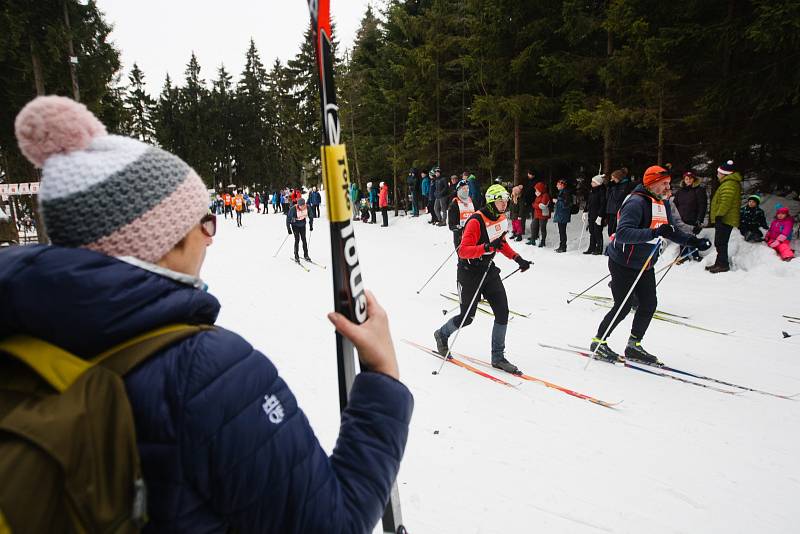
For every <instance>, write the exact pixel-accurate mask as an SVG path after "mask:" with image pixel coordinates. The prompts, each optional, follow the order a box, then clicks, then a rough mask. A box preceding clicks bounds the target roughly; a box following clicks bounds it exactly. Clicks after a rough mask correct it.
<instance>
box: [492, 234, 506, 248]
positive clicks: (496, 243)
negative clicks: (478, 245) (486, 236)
mask: <svg viewBox="0 0 800 534" xmlns="http://www.w3.org/2000/svg"><path fill="white" fill-rule="evenodd" d="M489 245H490V246H491V247H492V248H493V249H495V250H500V249H501V248H503V237H502V236H500V237H498V238H497V239H495V240H494V241H492V242H490V243H489Z"/></svg>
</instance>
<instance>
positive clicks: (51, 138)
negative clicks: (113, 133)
mask: <svg viewBox="0 0 800 534" xmlns="http://www.w3.org/2000/svg"><path fill="white" fill-rule="evenodd" d="M14 127H15V130H16V134H17V142H18V143H19V148H20V150H21V151H22V153H23V154H25V157H26V158H28V160H30V162H31V163H33V164H34V165H36V166H37V167H42V166H43V165H44V162H45V160H46V159H47V158H49V157H50V156H52V155H53V154H61V153H65V152H72V151H73V150H84V149H85V148H87V147H88V146H89V143H91V141H92V139H93V138H94V137H98V136H101V135H106V127H105V126H103V123H102V122H100V121H99V120H98V119H97V117H95V116H94V115H93V114H92V112H91V111H89V110H88V109H86V106H84V105H83V104H79V103H78V102H75V101H74V100H72V99H70V98H66V97H63V96H40V97H37V98H35V99H33V100H31V101H30V102H28V103H27V104H26V105H25V107H24V108H22V111H20V112H19V115H17V119H16V121H15V122H14Z"/></svg>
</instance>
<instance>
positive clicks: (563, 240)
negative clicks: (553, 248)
mask: <svg viewBox="0 0 800 534" xmlns="http://www.w3.org/2000/svg"><path fill="white" fill-rule="evenodd" d="M556 224H558V241H559V245H560V247H561V248H563V249H564V250H566V249H567V223H561V222H560V223H556Z"/></svg>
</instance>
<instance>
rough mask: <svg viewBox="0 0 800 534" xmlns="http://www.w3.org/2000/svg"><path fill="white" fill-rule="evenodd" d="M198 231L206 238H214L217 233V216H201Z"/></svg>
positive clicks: (209, 214)
mask: <svg viewBox="0 0 800 534" xmlns="http://www.w3.org/2000/svg"><path fill="white" fill-rule="evenodd" d="M200 230H201V231H202V232H203V233H204V234H205V235H207V236H208V237H214V235H215V234H216V233H217V216H216V215H213V214H211V213H208V214H206V215H203V218H202V219H200Z"/></svg>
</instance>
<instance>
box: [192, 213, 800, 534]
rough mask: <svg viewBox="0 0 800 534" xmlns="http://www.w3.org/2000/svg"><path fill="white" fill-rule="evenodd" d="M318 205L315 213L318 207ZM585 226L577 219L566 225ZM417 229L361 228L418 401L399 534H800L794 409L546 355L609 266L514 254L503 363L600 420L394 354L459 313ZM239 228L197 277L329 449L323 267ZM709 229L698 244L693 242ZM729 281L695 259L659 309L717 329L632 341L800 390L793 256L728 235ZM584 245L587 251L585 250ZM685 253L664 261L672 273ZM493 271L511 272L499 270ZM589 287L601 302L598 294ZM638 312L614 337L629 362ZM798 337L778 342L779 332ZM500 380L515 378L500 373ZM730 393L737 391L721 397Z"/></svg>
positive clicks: (727, 376)
mask: <svg viewBox="0 0 800 534" xmlns="http://www.w3.org/2000/svg"><path fill="white" fill-rule="evenodd" d="M323 212H324V210H323ZM575 219H577V218H576V217H573V220H575ZM427 220H428V217H427V216H420V217H419V218H416V219H412V218H405V217H400V218H394V217H392V218H390V226H389V228H380V227H379V225H365V224H362V223H360V222H357V223H354V224H355V227H356V236H357V239H358V245H359V255H360V259H361V265H362V268H363V272H364V279H365V282H366V285H367V286H368V287H369V288H370V289H372V290H373V291H374V292H375V294H376V296H377V298H378V299H379V301H380V302H381V304H382V305H383V306H384V307H385V308H386V309H387V311H388V313H389V317H390V321H391V326H392V335H393V338H394V341H395V345H396V347H397V353H398V359H399V361H400V372H401V379H402V380H403V382H404V383H405V384H407V385H408V387H409V388H410V389H411V391H412V392H413V394H414V397H415V401H416V408H415V412H414V417H413V420H412V423H411V433H410V437H409V441H408V447H407V449H406V455H405V458H404V460H403V465H402V468H401V470H400V474H399V477H398V485H399V490H400V496H401V499H402V506H403V515H404V518H405V523H406V525H407V527H408V528H409V529H410V532H412V533H413V534H418V533H442V534H445V533H459V534H463V533H518V532H519V533H525V532H547V533H596V532H615V533H645V532H647V533H677V532H686V533H697V532H703V533H717V532H719V533H726V534H730V533H755V532H764V533H796V532H800V510H799V509H798V507H797V503H798V497H800V454H798V442H799V441H800V400H799V401H789V400H782V399H777V398H772V397H767V396H763V395H758V394H754V393H742V394H739V395H735V396H734V395H726V394H722V393H718V392H715V391H712V390H710V389H704V388H700V387H695V386H692V385H688V384H683V383H680V382H677V381H674V380H669V379H665V378H661V377H655V376H649V375H646V374H644V373H639V372H635V371H632V370H629V369H624V368H617V367H612V366H610V365H608V364H604V363H601V362H592V364H591V365H590V366H589V368H588V369H587V370H584V365H585V363H586V360H585V359H583V358H580V357H578V356H576V355H573V354H568V353H565V352H558V351H553V350H549V349H544V348H542V347H539V346H538V343H540V342H542V343H550V344H557V345H565V344H567V343H572V344H577V345H584V346H585V345H587V344H588V342H589V340H590V338H591V337H592V335H593V334H594V332H595V329H596V328H597V325H598V323H599V321H600V320H601V318H602V316H603V314H604V313H605V312H606V309H605V308H602V307H600V306H597V305H596V304H595V303H593V302H591V301H588V300H583V299H579V300H576V301H575V302H573V303H572V304H569V305H568V304H566V298H567V297H568V292H570V291H580V290H582V289H583V288H585V287H586V286H588V285H589V284H591V283H592V282H594V281H596V280H597V279H599V278H600V277H602V276H604V275H605V274H607V267H606V262H607V258H606V257H604V256H584V255H582V254H581V251H582V250H579V249H578V248H577V240H578V236H579V235H580V223H579V222H578V221H577V220H575V222H573V223H572V225H571V226H570V243H569V247H568V253H567V254H555V253H554V252H553V250H552V249H553V248H555V246H556V245H557V233H558V232H557V230H556V228H555V225H553V224H552V223H551V224H550V225H549V228H548V229H549V232H550V233H549V235H548V246H547V248H544V249H540V248H534V247H531V246H526V245H525V244H524V242H523V243H514V244H513V246H514V247H515V248H516V249H517V250H518V251H519V252H520V253H521V254H522V255H523V256H524V257H526V258H528V259H532V260H533V261H534V262H535V265H534V266H533V267H532V268H531V269H530V270H529V271H528V272H527V273H518V274H515V275H514V276H513V277H511V278H509V279H508V280H507V281H506V289H507V291H508V294H509V303H510V305H511V308H512V309H515V310H519V311H522V312H530V313H531V314H532V315H531V317H530V318H528V319H526V318H522V317H515V318H514V319H513V320H512V321H511V322H510V325H509V330H508V339H507V356H508V359H509V360H510V361H512V362H514V363H516V364H517V365H518V366H519V367H520V368H521V369H523V371H525V372H526V373H527V374H529V375H533V376H536V377H539V378H542V379H546V380H549V381H551V382H555V383H557V384H559V385H562V386H566V387H569V388H572V389H575V390H577V391H580V392H583V393H587V394H590V395H593V396H595V397H598V398H600V399H603V400H607V401H624V402H623V403H622V404H621V405H620V406H619V407H618V409H615V410H612V409H607V408H604V407H601V406H597V405H595V404H591V403H589V402H586V401H582V400H580V399H577V398H574V397H571V396H568V395H565V394H564V393H561V392H559V391H555V390H552V389H548V388H545V387H543V386H541V385H539V384H536V383H533V382H524V383H522V384H520V385H519V387H518V388H516V389H513V388H508V387H504V386H501V385H498V384H495V383H492V382H490V381H489V380H486V379H484V378H481V377H479V376H476V375H474V374H472V373H470V372H467V371H465V370H463V369H460V368H458V367H456V366H453V365H446V366H445V367H444V369H443V371H442V373H441V374H440V375H437V376H434V375H432V374H431V373H432V371H434V370H435V369H437V368H438V366H439V360H435V359H434V358H433V357H432V356H429V355H427V354H425V353H423V352H421V351H419V350H417V349H414V348H412V347H410V346H408V345H406V344H404V343H402V342H401V340H402V339H410V340H415V341H417V342H420V343H423V344H427V345H431V344H433V339H432V332H433V330H434V329H435V328H438V327H439V326H440V325H441V324H442V322H443V320H444V317H443V315H442V310H443V309H444V308H448V309H449V308H451V307H452V305H451V303H450V302H449V301H446V300H445V299H443V298H442V297H441V296H440V295H439V293H441V292H447V291H455V258H452V259H451V260H450V262H449V264H448V265H447V266H446V267H445V268H444V269H442V271H441V272H440V273H439V275H437V277H436V278H435V279H434V280H433V281H432V282H431V283H430V285H429V286H428V287H427V288H426V289H425V290H424V291H423V292H422V294H420V295H417V294H416V291H417V289H419V287H420V286H421V285H422V283H423V282H424V281H425V280H426V279H427V278H428V276H429V275H430V274H431V273H432V272H433V270H434V269H435V268H436V267H437V266H438V265H439V264H440V263H441V262H442V261H443V260H444V258H445V257H447V255H448V254H449V253H450V252H451V251H452V240H451V236H450V232H449V231H448V230H447V229H446V228H434V227H431V226H430V225H428V224H427ZM244 225H245V226H244V228H242V229H238V228H236V226H235V224H234V223H233V222H231V221H230V220H228V221H226V220H224V219H220V224H219V227H220V228H219V233H218V236H217V238H216V239H215V243H214V245H213V246H212V247H211V248H210V249H209V252H208V258H207V260H206V263H205V267H204V270H203V273H202V274H203V277H204V279H205V280H206V281H207V282H208V284H209V285H210V289H209V291H210V292H211V293H212V294H214V295H216V296H217V297H218V298H219V299H220V301H221V302H222V313H221V315H220V319H219V323H220V324H221V325H222V326H225V327H228V328H231V329H233V330H235V331H237V332H239V333H241V334H242V335H244V336H245V338H247V339H248V340H249V341H250V342H251V343H252V344H253V345H255V346H256V347H258V348H260V349H261V350H262V351H263V352H265V353H266V354H267V355H269V357H270V358H272V360H273V361H274V362H275V364H276V365H277V366H278V369H279V370H280V371H281V373H282V375H283V377H284V378H285V379H286V380H287V381H288V383H289V384H290V386H291V387H292V389H293V390H294V393H295V394H296V395H297V397H298V400H299V403H300V405H301V407H302V408H303V409H304V410H305V412H306V414H307V415H308V417H309V419H310V420H311V424H312V425H313V427H314V429H315V430H316V432H317V435H318V437H319V439H320V441H321V443H322V445H323V446H324V447H325V448H326V450H329V451H330V450H331V449H332V447H333V445H334V442H335V439H336V435H337V432H338V423H339V421H338V401H337V386H336V384H337V377H336V358H335V349H334V343H333V329H332V327H331V326H330V324H329V323H328V320H327V319H326V317H325V315H326V313H327V312H328V311H330V310H331V309H332V298H331V273H330V266H329V267H328V270H322V269H320V268H318V267H313V266H312V267H311V269H312V270H311V272H305V271H303V270H302V269H300V268H299V267H298V266H297V265H294V264H293V263H292V262H290V261H288V258H289V256H290V255H291V245H292V243H293V238H292V237H289V240H288V241H287V243H286V245H285V246H284V248H283V249H282V250H281V251H280V253H279V254H278V256H277V258H273V254H274V253H275V251H276V249H277V248H278V246H279V245H280V243H281V240H282V239H283V238H284V237H285V236H286V235H287V234H286V229H285V226H284V218H283V216H280V215H272V214H270V215H261V214H257V213H255V212H253V213H250V214H246V215H245V217H244ZM704 232H709V230H705V231H704ZM733 236H734V237H733V238H732V243H731V254H732V256H733V259H732V261H733V265H734V267H735V268H737V270H735V271H732V272H730V273H726V274H718V275H711V274H708V273H706V272H705V271H704V269H703V266H704V265H706V264H708V263H709V262H710V260H713V255H714V252H713V249H712V250H711V251H709V253H708V254H710V257H707V258H705V261H704V262H701V263H699V264H698V263H693V262H690V263H686V264H684V265H681V266H676V267H675V268H674V269H672V270H671V272H670V273H669V275H668V276H667V277H666V279H665V280H664V282H663V283H662V284H661V285H660V286H659V288H658V293H659V308H660V309H663V310H666V311H669V312H672V313H676V314H681V315H687V316H691V322H692V323H694V324H697V325H701V326H705V327H708V328H712V329H716V330H727V331H730V330H735V332H734V333H733V334H732V335H729V336H723V335H717V334H713V333H708V332H703V331H700V330H693V329H689V328H687V327H684V326H677V325H673V324H669V323H666V322H662V321H656V320H654V321H653V323H652V324H651V327H650V330H649V331H648V335H647V337H646V338H645V340H644V346H645V347H646V348H647V349H648V350H649V351H650V352H653V353H655V354H657V355H659V356H660V357H661V359H662V360H664V361H665V362H666V363H667V364H669V365H672V366H673V367H677V368H681V369H685V370H689V371H692V372H695V373H700V374H705V375H708V376H713V377H717V378H720V379H723V380H727V381H730V382H734V383H737V384H743V385H747V386H750V387H754V388H761V389H765V390H768V391H774V392H777V393H784V394H793V393H798V392H800V324H792V323H790V322H788V321H787V320H786V319H783V318H782V317H781V315H782V314H786V315H793V316H800V301H798V296H799V295H800V284H798V282H800V260H795V261H794V262H791V263H783V262H780V261H779V260H778V259H777V256H776V255H775V254H774V252H773V251H772V250H770V249H768V248H767V247H766V246H764V245H758V246H756V245H751V244H749V243H744V242H743V241H742V240H741V237H740V235H739V233H738V232H737V231H734V233H733ZM309 237H310V241H311V243H310V248H311V250H310V252H311V257H312V258H313V259H314V260H316V261H319V262H321V263H325V264H326V265H329V264H330V245H329V234H328V225H327V223H326V222H325V220H317V224H316V225H315V230H314V232H310V233H309ZM586 240H587V236H584V241H583V245H584V249H585V246H586V243H587V241H586ZM676 252H677V247H675V246H673V248H672V249H671V250H668V251H667V252H666V253H665V256H664V257H662V259H661V260H660V261H659V263H658V265H657V266H656V267H657V268H658V267H662V266H664V265H666V264H667V262H668V260H670V259H671V258H672V257H674V255H675V254H676ZM496 261H497V263H498V265H499V267H500V268H501V269H502V270H503V273H504V274H507V273H510V272H511V271H512V270H514V269H515V268H516V265H515V264H514V263H513V262H511V261H509V260H507V259H505V258H498V259H497V260H496ZM591 293H593V294H599V295H610V291H609V290H608V287H607V286H606V285H605V283H603V284H600V285H598V286H597V287H596V288H595V289H594V290H592V292H591ZM491 321H492V318H491V317H488V316H486V315H483V314H480V313H479V314H478V315H477V316H476V318H475V321H474V323H473V324H472V325H471V326H470V327H468V328H466V329H465V330H464V331H463V332H462V334H461V336H460V338H459V339H458V341H457V345H456V347H455V350H456V351H458V352H462V353H466V354H470V355H474V356H478V357H482V358H485V359H488V351H489V335H490V331H491ZM629 327H630V317H629V318H628V319H627V320H626V321H625V322H623V323H622V325H621V326H620V328H619V329H618V330H617V331H616V332H615V334H614V335H613V336H612V337H611V346H612V347H614V348H616V349H617V350H620V351H621V350H622V348H623V346H624V343H625V340H626V339H627V334H628V331H629ZM782 330H786V331H788V332H790V333H791V332H794V333H796V334H798V335H797V337H791V338H788V339H782V336H781V331H782ZM498 376H500V377H502V378H504V379H510V380H514V379H513V378H511V377H509V376H508V375H503V374H502V373H498ZM726 389H730V390H731V391H736V390H735V389H734V388H726Z"/></svg>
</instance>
